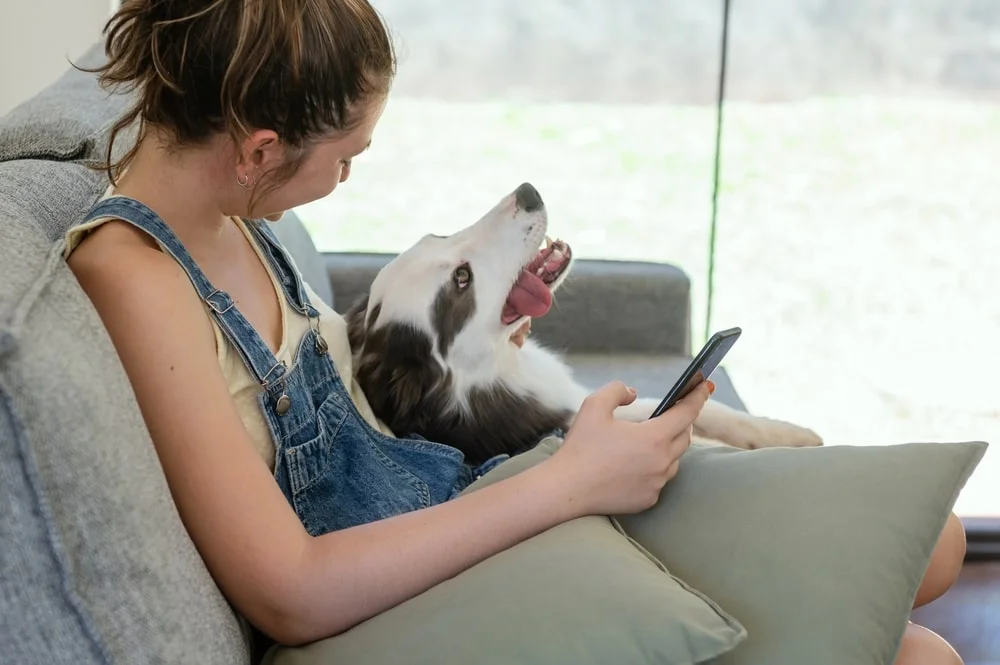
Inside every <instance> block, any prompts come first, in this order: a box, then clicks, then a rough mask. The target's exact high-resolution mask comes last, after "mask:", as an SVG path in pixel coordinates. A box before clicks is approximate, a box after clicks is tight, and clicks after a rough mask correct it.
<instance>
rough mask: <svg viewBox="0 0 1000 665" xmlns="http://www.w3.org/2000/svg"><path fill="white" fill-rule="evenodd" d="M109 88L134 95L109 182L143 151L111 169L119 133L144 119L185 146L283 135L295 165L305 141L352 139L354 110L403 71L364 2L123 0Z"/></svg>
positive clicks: (142, 125)
mask: <svg viewBox="0 0 1000 665" xmlns="http://www.w3.org/2000/svg"><path fill="white" fill-rule="evenodd" d="M104 32H105V35H106V43H105V52H106V53H107V56H108V59H107V62H106V63H104V64H103V65H102V66H100V67H98V68H96V69H93V70H88V71H92V72H96V73H97V74H98V76H99V80H100V83H101V85H102V86H104V87H105V88H110V87H124V88H126V90H128V91H135V92H136V93H137V95H136V102H135V104H134V105H133V106H132V107H131V108H130V109H129V110H128V112H127V113H126V114H125V115H124V116H123V117H122V118H120V119H119V120H118V122H117V123H116V124H115V125H114V127H113V128H112V131H111V138H110V141H109V143H108V150H107V155H106V161H105V164H104V165H103V168H104V169H105V170H106V171H107V173H108V178H109V179H110V180H111V182H112V184H114V183H115V182H116V181H117V176H118V175H119V174H120V173H121V171H122V169H124V168H125V167H126V166H128V164H129V162H130V161H131V160H132V159H133V158H134V156H135V153H136V149H137V145H138V144H137V145H136V146H135V147H133V148H132V149H131V150H129V151H128V152H127V153H126V154H125V155H124V156H123V157H122V158H121V159H118V160H117V161H113V160H112V148H113V146H114V142H115V139H116V138H117V136H118V135H119V134H120V133H121V132H122V131H123V130H125V129H126V128H128V127H129V126H131V125H132V124H133V123H135V122H136V121H138V123H139V125H138V131H139V136H140V137H141V136H142V135H143V134H144V132H145V129H146V128H147V127H148V126H151V125H152V126H156V127H157V128H159V129H163V130H166V131H167V132H169V134H170V135H171V136H172V138H173V140H174V141H175V142H176V144H177V145H186V144H198V143H203V142H205V141H206V140H208V139H209V138H210V137H212V136H213V135H214V134H217V133H220V132H226V133H228V134H230V135H231V136H232V137H233V138H234V139H236V140H239V139H240V138H242V137H245V136H246V135H248V134H249V132H251V131H252V130H255V129H271V130H273V131H275V132H276V133H277V134H278V136H279V137H280V139H281V140H282V142H283V143H285V144H286V146H288V147H289V148H291V149H293V152H292V154H293V155H295V157H291V158H290V159H289V162H288V164H286V166H285V167H283V168H282V169H281V170H282V171H283V173H280V174H272V175H275V176H276V179H277V180H279V181H280V180H281V179H284V178H287V177H290V176H291V175H292V174H293V173H294V172H295V170H296V169H297V168H298V166H299V164H300V163H301V158H302V157H303V156H304V154H305V153H306V152H307V150H308V147H309V142H310V140H312V139H315V138H317V137H321V136H327V135H329V134H331V133H332V132H338V131H348V130H350V129H351V128H352V126H353V124H354V123H355V122H356V121H357V120H358V115H359V114H357V113H356V112H354V111H355V108H356V105H358V104H363V103H365V102H366V101H367V100H369V99H372V98H375V97H377V96H378V95H384V94H386V93H387V92H388V88H389V85H390V84H391V81H392V78H393V76H394V75H395V71H396V58H395V53H394V51H393V47H392V40H391V38H390V36H389V34H388V31H387V30H386V27H385V25H384V23H383V22H382V20H381V17H380V16H379V15H378V13H377V12H376V11H375V9H374V8H373V7H372V6H371V5H370V4H369V3H368V1H367V0H123V2H122V3H121V6H120V8H119V10H118V11H117V12H116V13H115V14H114V16H112V17H111V19H110V20H109V21H108V23H107V25H106V26H105V29H104Z"/></svg>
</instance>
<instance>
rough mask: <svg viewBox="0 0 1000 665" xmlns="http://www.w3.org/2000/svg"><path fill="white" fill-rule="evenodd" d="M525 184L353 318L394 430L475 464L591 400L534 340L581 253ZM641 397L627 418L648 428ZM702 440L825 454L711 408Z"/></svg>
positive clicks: (360, 363) (365, 368)
mask: <svg viewBox="0 0 1000 665" xmlns="http://www.w3.org/2000/svg"><path fill="white" fill-rule="evenodd" d="M547 223H548V222H547V215H546V211H545V206H544V204H543V203H542V199H541V197H540V196H539V194H538V192H537V191H536V190H535V188H534V187H532V186H531V185H530V184H527V183H525V184H523V185H521V186H520V187H518V188H517V189H516V190H515V191H514V192H512V193H511V194H509V195H508V196H506V197H504V198H503V199H502V200H501V201H500V203H499V204H497V205H496V206H495V207H494V208H493V210H491V211H490V212H488V213H487V214H486V215H485V216H484V217H483V218H482V219H480V220H479V221H478V222H476V223H475V224H473V225H472V226H470V227H468V228H466V229H464V230H462V231H459V232H458V233H456V234H454V235H451V236H447V237H442V236H434V235H428V236H425V237H424V238H422V239H421V240H420V241H419V242H418V243H417V244H416V245H414V246H413V247H411V248H410V249H408V250H407V251H405V252H403V253H402V254H400V255H399V256H398V257H396V258H395V259H393V260H392V261H391V262H390V263H388V264H387V265H386V266H385V267H384V268H383V269H382V270H381V271H380V272H379V274H378V275H377V276H376V278H375V280H374V281H373V282H372V285H371V289H370V292H369V295H368V296H366V297H365V298H363V299H361V300H360V301H359V302H358V303H356V304H355V305H354V306H353V307H352V308H351V309H350V310H349V312H348V313H347V315H346V318H347V321H348V329H349V334H350V342H351V348H352V351H353V354H354V369H355V376H356V378H357V380H358V382H359V383H360V385H361V387H362V389H363V390H364V392H365V394H366V395H367V397H368V400H369V402H370V403H371V406H372V409H373V410H374V412H375V414H376V415H377V416H378V418H379V419H380V420H382V422H384V423H386V424H387V425H389V427H391V428H392V430H393V431H394V432H395V433H396V434H397V435H400V436H403V435H410V434H419V435H421V436H423V437H425V438H427V439H430V440H432V441H438V442H441V443H447V444H449V445H452V446H454V447H456V448H459V449H460V450H462V451H463V452H464V453H465V454H466V458H467V459H468V461H469V462H471V463H479V462H482V461H484V460H486V459H488V458H489V457H491V456H493V455H496V454H499V453H508V454H515V453H518V452H521V451H524V450H526V449H527V448H529V447H531V446H532V445H534V444H536V443H537V442H538V441H539V439H540V438H541V437H542V436H544V435H545V434H546V433H548V432H550V431H552V430H554V429H567V428H568V426H569V424H570V422H571V421H572V419H573V417H574V415H575V413H576V411H577V410H578V409H579V408H580V405H581V404H582V402H583V400H584V398H585V397H586V396H587V395H588V393H590V392H591V391H590V390H589V389H588V388H586V387H584V386H581V385H579V384H578V383H577V382H576V381H574V379H573V376H572V373H571V371H570V369H569V367H567V366H566V365H565V364H564V363H563V361H562V360H561V359H560V357H559V356H558V355H556V354H555V353H553V352H552V351H550V350H547V349H545V348H543V347H542V346H541V345H539V344H537V343H535V342H534V341H532V340H531V339H528V334H529V332H530V326H531V319H532V317H540V316H544V315H545V314H546V313H547V312H548V311H549V308H550V307H551V305H552V300H553V293H554V292H555V290H556V289H558V288H559V286H560V284H562V282H563V281H564V280H565V278H566V276H567V275H568V274H569V271H570V266H571V264H572V259H573V256H572V251H571V250H570V247H569V245H567V244H566V243H565V242H562V241H558V240H557V241H551V240H549V239H548V237H547V236H546V228H547ZM658 402H659V398H656V399H638V400H636V401H635V402H634V403H633V404H630V405H628V406H624V407H620V408H619V409H618V410H617V411H616V417H620V418H623V419H628V420H644V419H646V418H648V417H649V414H650V413H652V411H653V408H654V407H655V406H656V404H657V403H658ZM694 431H695V435H696V436H697V437H700V438H704V439H711V440H714V441H716V442H720V443H723V444H728V445H732V446H737V447H740V448H747V449H752V448H761V447H769V446H817V445H822V441H821V440H820V438H819V437H818V436H817V435H816V434H815V433H813V432H812V431H810V430H808V429H805V428H802V427H799V426H796V425H793V424H790V423H786V422H782V421H777V420H770V419H767V418H761V417H758V416H752V415H749V414H747V413H744V412H742V411H738V410H735V409H731V408H729V407H727V406H725V405H723V404H721V403H719V402H716V401H709V403H708V404H707V405H706V406H705V408H704V409H703V410H702V412H701V415H700V416H699V418H698V419H697V421H696V422H695V425H694Z"/></svg>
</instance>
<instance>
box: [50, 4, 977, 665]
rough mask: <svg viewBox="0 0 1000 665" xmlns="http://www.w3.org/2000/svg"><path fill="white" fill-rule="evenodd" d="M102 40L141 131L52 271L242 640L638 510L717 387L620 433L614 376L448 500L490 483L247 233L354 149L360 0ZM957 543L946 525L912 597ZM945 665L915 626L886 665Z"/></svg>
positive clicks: (261, 234)
mask: <svg viewBox="0 0 1000 665" xmlns="http://www.w3.org/2000/svg"><path fill="white" fill-rule="evenodd" d="M106 34H107V49H106V50H107V54H108V61H107V63H106V64H105V65H104V66H102V67H100V68H99V69H98V70H97V71H98V73H99V75H100V78H101V81H102V83H103V84H105V85H108V86H112V85H121V86H124V87H126V88H129V89H134V90H135V91H136V92H137V97H136V98H137V102H136V104H135V106H134V108H133V109H132V110H131V112H130V113H128V114H127V115H126V116H125V117H123V118H122V119H121V121H120V122H119V123H118V124H117V125H116V126H115V128H114V130H113V133H112V143H113V142H114V137H115V136H116V135H117V134H119V133H120V132H121V131H122V130H124V129H125V128H127V127H129V126H131V125H133V123H135V124H136V125H137V127H138V132H139V133H138V140H137V143H136V144H135V146H134V147H133V148H132V149H131V150H130V151H128V152H127V153H126V154H125V155H124V157H122V158H121V159H119V160H117V161H114V160H112V151H111V150H110V148H109V151H108V163H107V164H106V168H107V172H108V175H109V178H110V180H111V186H110V187H109V190H108V193H107V196H106V197H105V198H104V199H103V200H102V201H100V202H98V204H97V205H95V207H94V208H93V209H92V210H91V211H90V213H89V214H88V215H87V217H86V219H85V220H84V222H83V223H81V224H79V225H77V226H75V227H74V228H73V229H71V230H70V231H69V234H68V236H67V250H66V256H67V261H68V263H69V265H70V268H71V269H72V270H73V272H74V273H75V274H76V276H77V278H78V279H79V282H80V284H81V285H82V287H83V289H84V290H85V291H86V293H87V295H88V296H89V298H90V299H91V300H92V301H93V303H94V305H95V307H96V308H97V310H98V312H99V314H100V316H101V318H102V320H103V322H104V324H105V326H106V328H107V330H108V331H109V334H110V335H111V338H112V340H113V342H114V344H115V347H116V349H117V351H118V353H119V355H120V357H121V360H122V362H123V364H124V367H125V369H126V372H127V373H128V376H129V379H130V381H131V384H132V386H133V388H134V391H135V394H136V398H137V400H138V403H139V405H140V408H141V410H142V413H143V417H144V419H145V422H146V424H147V426H148V428H149V431H150V433H151V435H152V438H153V441H154V443H155V446H156V450H157V453H158V455H159V458H160V460H161V462H162V465H163V468H164V471H165V473H166V476H167V480H168V483H169V486H170V489H171V492H172V495H173V498H174V501H175V502H176V504H177V506H178V509H179V511H180V514H181V518H182V519H183V521H184V524H185V526H186V528H187V530H188V532H189V533H190V535H191V538H192V539H193V540H194V542H195V544H196V546H197V547H198V550H199V552H200V553H201V555H202V557H203V558H204V560H205V562H206V564H207V566H208V568H209V570H210V571H211V573H212V574H213V576H214V578H215V579H216V581H217V582H218V584H219V586H220V588H221V589H222V591H223V593H224V594H225V595H226V596H227V597H228V598H229V600H230V601H231V602H232V603H233V605H234V606H235V607H236V608H237V609H238V610H239V611H240V612H241V613H242V614H243V615H244V616H246V617H247V618H248V619H249V620H250V621H251V622H252V623H253V624H254V625H256V626H257V627H258V628H259V629H260V630H262V631H263V632H264V633H266V634H267V635H269V636H270V637H272V638H274V639H276V640H278V641H279V642H282V643H285V644H301V643H305V642H310V641H314V640H317V639H319V638H323V637H327V636H330V635H334V634H336V633H339V632H342V631H344V630H346V629H348V628H350V627H351V626H353V625H355V624H357V623H359V622H361V621H363V620H365V619H367V618H369V617H371V616H373V615H375V614H377V613H379V612H381V611H383V610H385V609H387V608H389V607H392V606H393V605H396V604H398V603H400V602H402V601H404V600H406V599H408V598H411V597H413V596H415V595H416V594H419V593H420V592H422V591H424V590H426V589H428V588H429V587H431V586H433V585H435V584H437V583H438V582H441V581H443V580H445V579H447V578H450V577H452V576H454V575H455V574H457V573H459V572H461V571H462V570H464V569H466V568H469V567H471V566H472V565H474V564H476V563H477V562H479V561H481V560H483V559H485V558H487V557H489V556H491V555H492V554H494V553H496V552H499V551H501V550H503V549H505V548H507V547H510V546H511V545H514V544H516V543H518V542H520V541H522V540H524V539H526V538H529V537H531V536H533V535H535V534H537V533H539V532H541V531H543V530H546V529H548V528H550V527H552V526H554V525H556V524H559V523H561V522H563V521H566V520H570V519H573V518H576V517H578V516H583V515H589V514H621V513H627V512H637V511H641V510H643V509H645V508H647V507H649V506H651V505H652V504H653V503H655V501H656V500H657V497H658V496H659V493H660V490H661V489H662V488H663V486H664V484H665V483H666V482H667V481H668V480H669V479H670V478H671V477H673V475H674V474H675V473H676V471H677V464H678V459H679V458H680V456H681V454H682V453H683V452H684V451H685V450H686V448H687V446H688V444H689V442H690V430H691V424H692V422H693V421H694V419H695V417H696V416H697V415H698V413H699V411H700V409H701V407H702V405H703V404H704V403H705V401H706V400H707V399H708V397H709V394H710V392H711V390H712V386H711V384H710V383H707V382H706V383H703V384H702V385H701V386H700V387H699V388H698V389H697V390H696V391H694V392H693V393H692V394H690V395H689V396H688V397H687V398H686V399H685V400H683V401H682V402H681V403H680V404H678V405H677V406H676V407H674V408H673V409H671V410H670V411H668V412H667V413H665V414H664V415H663V416H661V417H659V418H657V419H655V420H651V421H648V422H645V423H626V422H619V421H616V420H614V419H613V418H612V413H613V411H614V409H615V408H616V407H618V406H620V405H623V404H627V403H629V402H630V401H631V400H632V399H634V398H635V393H634V392H633V391H631V390H630V389H628V388H626V387H625V386H624V385H622V384H620V383H614V384H611V385H608V386H606V387H605V388H604V389H602V390H600V391H598V392H595V393H594V394H593V395H592V396H591V397H590V398H589V399H588V400H587V403H586V404H585V405H584V407H583V409H582V410H581V412H580V414H579V416H578V417H577V419H576V421H575V422H574V424H573V426H572V427H571V429H570V430H569V432H568V433H567V435H566V438H565V442H564V443H563V445H562V446H561V448H560V449H559V450H558V452H556V453H555V454H554V455H553V456H552V457H551V458H549V459H548V460H546V461H545V462H543V463H541V464H539V465H538V466H535V467H533V468H531V469H529V470H528V471H525V472H524V473H521V474H519V475H517V476H515V477H513V478H510V479H508V480H506V481H503V482H499V483H496V484H494V485H491V486H489V487H487V488H484V489H482V490H481V491H477V492H474V493H471V494H469V495H465V496H461V497H457V498H456V495H457V494H458V493H459V492H460V491H461V490H462V489H463V488H464V487H465V486H467V485H468V483H469V482H471V480H472V479H473V478H474V477H475V475H476V474H477V473H481V472H483V471H485V469H470V468H469V467H467V466H466V465H465V464H464V463H463V460H462V457H461V455H460V454H458V453H457V451H455V450H454V449H451V448H449V447H447V446H443V445H439V444H435V443H430V442H425V441H406V442H401V441H400V440H398V439H396V438H394V437H393V435H392V433H391V432H389V431H388V430H387V429H386V428H385V427H384V426H383V425H382V424H381V423H379V422H378V421H377V419H376V418H375V417H374V416H373V415H372V412H371V409H370V408H369V406H368V404H367V401H366V399H365V396H364V395H363V394H362V393H361V391H360V390H359V389H358V387H357V385H356V384H355V383H354V382H353V381H352V379H351V378H350V377H351V376H352V367H351V357H350V350H349V346H348V341H347V334H346V330H345V324H344V322H343V320H342V319H341V318H340V317H339V316H338V315H337V314H336V313H334V312H333V311H331V310H330V309H329V308H328V307H326V306H325V305H324V304H323V302H322V301H321V300H320V299H319V298H318V297H316V295H315V294H314V293H313V292H312V290H311V289H310V288H309V287H308V285H306V284H304V283H303V282H302V281H301V278H300V276H299V274H298V272H297V271H296V270H295V268H294V266H293V265H292V264H291V263H290V262H289V260H288V259H287V258H286V255H285V254H284V252H283V251H282V248H281V246H280V244H279V243H278V242H277V240H276V239H275V238H274V236H273V235H272V234H271V232H270V231H269V229H268V228H267V224H266V222H264V221H263V218H267V219H272V220H273V219H277V218H278V217H280V216H281V214H282V212H283V211H285V210H288V209H291V208H294V207H295V206H300V205H303V204H305V203H308V202H310V201H314V200H316V199H318V198H321V197H324V196H326V195H328V194H330V193H331V192H332V191H333V190H334V189H335V188H336V187H337V185H338V184H340V183H343V182H344V181H346V180H347V178H348V177H349V175H350V172H351V166H352V160H353V159H354V158H355V157H357V156H358V155H359V154H361V153H362V152H363V151H365V150H366V149H367V148H368V146H369V144H370V143H371V137H372V133H373V131H374V129H375V125H376V123H377V122H378V120H379V117H380V115H381V113H382V109H383V107H384V105H385V102H386V97H387V94H388V92H389V87H390V83H391V81H392V78H393V75H394V73H395V56H394V53H393V49H392V45H391V41H390V37H389V35H388V34H387V31H386V29H385V27H384V25H383V23H382V22H381V20H380V18H379V16H378V15H377V13H376V12H375V11H374V10H373V8H372V7H371V6H370V5H369V4H368V2H367V0H125V1H124V2H122V4H121V8H120V9H119V10H118V12H117V13H116V14H115V15H114V16H113V17H112V19H111V20H110V21H109V23H108V25H107V28H106ZM428 140H432V139H431V138H430V137H429V138H428ZM248 220H250V221H248ZM337 441H341V442H344V441H347V442H350V445H334V444H335V443H336V442H337ZM348 470H349V473H348ZM956 525H957V526H956ZM963 550H964V534H963V533H962V532H961V528H960V525H959V524H958V522H957V521H953V522H952V523H951V525H950V526H949V528H948V529H947V530H946V531H945V534H944V536H943V537H942V541H941V544H940V545H939V548H938V552H937V553H936V554H935V558H934V562H933V563H932V565H931V568H930V570H929V572H928V576H927V579H926V580H925V584H924V587H922V589H921V593H922V594H923V595H922V596H920V598H922V599H923V600H928V599H930V598H932V597H934V596H936V595H939V594H940V593H942V592H943V591H944V590H945V589H947V588H948V586H950V584H951V583H952V582H953V581H954V578H955V575H956V574H957V567H958V566H959V565H960V564H961V556H960V552H961V551H963ZM956 659H957V657H956V656H955V655H954V652H953V651H952V650H951V649H950V648H949V647H948V646H947V645H946V644H945V643H944V642H943V640H941V639H940V638H937V637H936V636H935V635H934V634H933V633H930V632H929V631H924V630H921V629H918V628H916V627H911V628H910V629H909V630H908V632H907V636H906V646H905V647H904V649H903V653H902V654H901V656H900V661H899V662H900V663H909V664H911V665H913V664H916V663H952V662H956Z"/></svg>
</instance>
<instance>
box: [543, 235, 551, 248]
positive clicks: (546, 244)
mask: <svg viewBox="0 0 1000 665" xmlns="http://www.w3.org/2000/svg"><path fill="white" fill-rule="evenodd" d="M552 244H553V240H552V238H550V237H549V236H545V247H546V249H547V248H549V247H551V246H552Z"/></svg>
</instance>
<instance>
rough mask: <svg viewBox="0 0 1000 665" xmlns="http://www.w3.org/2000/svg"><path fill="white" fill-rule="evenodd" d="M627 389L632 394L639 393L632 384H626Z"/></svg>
mask: <svg viewBox="0 0 1000 665" xmlns="http://www.w3.org/2000/svg"><path fill="white" fill-rule="evenodd" d="M628 391H629V392H630V393H632V394H633V395H638V394H639V391H638V390H636V389H635V388H633V387H632V386H628Z"/></svg>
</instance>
